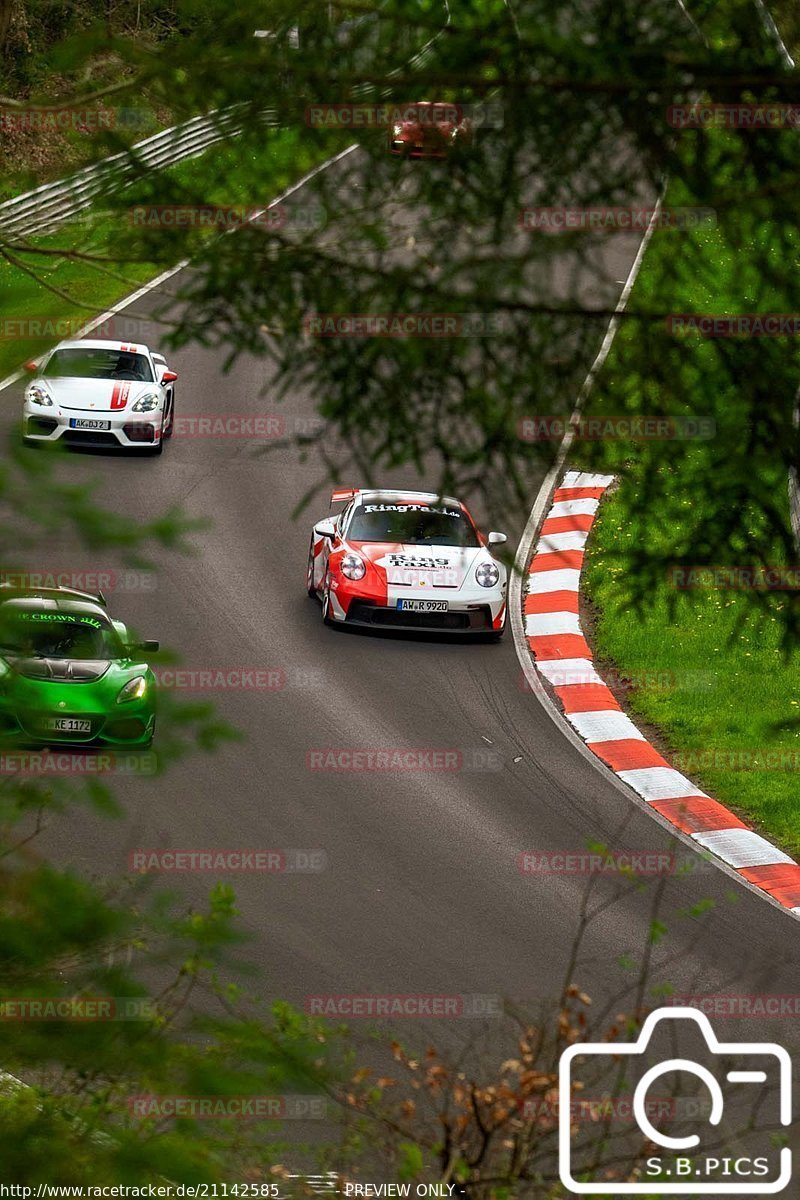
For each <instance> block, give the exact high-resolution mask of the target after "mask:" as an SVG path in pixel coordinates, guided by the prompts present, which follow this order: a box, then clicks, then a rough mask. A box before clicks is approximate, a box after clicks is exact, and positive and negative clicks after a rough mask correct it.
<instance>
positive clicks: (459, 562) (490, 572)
mask: <svg viewBox="0 0 800 1200" xmlns="http://www.w3.org/2000/svg"><path fill="white" fill-rule="evenodd" d="M341 501H346V506H345V508H344V509H343V510H342V512H340V513H339V514H338V515H336V516H333V517H328V518H326V519H325V520H324V521H318V522H317V524H316V525H315V526H314V530H313V533H312V535H311V546H310V548H309V552H308V569H307V575H306V588H307V590H308V594H309V595H310V596H317V597H319V599H320V600H321V601H322V615H323V618H324V620H325V621H326V622H328V623H329V624H335V625H347V626H352V625H361V626H370V627H372V628H373V629H378V628H380V629H428V630H434V631H439V632H444V633H462V634H480V635H483V636H484V637H488V638H490V639H495V638H499V637H500V636H501V635H502V633H503V629H504V628H505V622H506V588H507V572H506V568H505V566H504V565H503V563H501V562H498V561H497V560H496V559H495V557H494V556H493V554H492V552H491V547H492V546H499V545H501V544H502V543H503V542H505V541H506V535H505V534H504V533H489V534H487V535H486V536H485V537H484V535H483V534H482V533H480V531H479V530H478V529H477V528H476V526H475V523H474V521H473V520H472V517H471V516H470V514H469V512H468V510H467V508H466V506H465V505H463V504H462V503H461V502H460V501H459V500H454V499H452V498H451V497H448V496H444V497H440V496H437V495H436V494H435V493H433V492H399V491H364V490H360V489H349V488H348V489H344V490H340V491H335V492H334V493H333V495H332V496H331V503H332V504H335V503H337V502H341Z"/></svg>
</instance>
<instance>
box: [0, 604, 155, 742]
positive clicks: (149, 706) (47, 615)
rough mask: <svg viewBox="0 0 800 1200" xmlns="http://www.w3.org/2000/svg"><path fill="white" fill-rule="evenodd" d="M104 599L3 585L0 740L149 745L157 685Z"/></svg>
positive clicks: (142, 648)
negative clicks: (21, 590) (111, 614)
mask: <svg viewBox="0 0 800 1200" xmlns="http://www.w3.org/2000/svg"><path fill="white" fill-rule="evenodd" d="M157 649H158V642H139V643H132V642H131V641H130V638H129V635H128V630H127V629H126V627H125V626H124V625H123V624H122V622H121V621H112V620H111V618H110V617H109V616H108V613H107V612H106V604H105V599H104V597H103V596H102V594H100V595H98V596H92V595H89V594H88V593H87V592H78V591H74V590H73V589H71V588H41V589H39V590H37V591H33V590H31V591H27V592H20V591H18V590H14V589H12V588H9V587H7V586H5V585H0V739H2V740H3V741H4V742H13V743H17V744H18V743H27V742H33V743H39V744H45V745H54V744H65V743H69V744H74V743H83V744H90V745H91V744H94V745H97V746H117V747H127V748H131V747H139V748H142V747H147V746H149V745H150V743H151V742H152V740H153V733H154V730H155V720H156V712H155V709H156V705H155V693H156V681H155V676H154V675H153V672H152V671H151V670H150V667H149V666H148V665H147V663H146V662H144V661H142V655H143V654H146V653H148V652H151V651H156V650H157Z"/></svg>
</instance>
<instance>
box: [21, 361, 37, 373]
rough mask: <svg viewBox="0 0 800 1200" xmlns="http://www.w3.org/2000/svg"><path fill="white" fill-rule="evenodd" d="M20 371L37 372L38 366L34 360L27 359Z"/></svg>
mask: <svg viewBox="0 0 800 1200" xmlns="http://www.w3.org/2000/svg"><path fill="white" fill-rule="evenodd" d="M22 369H23V371H38V370H39V364H38V363H37V361H36V359H35V358H30V359H28V361H27V362H26V363H23V364H22Z"/></svg>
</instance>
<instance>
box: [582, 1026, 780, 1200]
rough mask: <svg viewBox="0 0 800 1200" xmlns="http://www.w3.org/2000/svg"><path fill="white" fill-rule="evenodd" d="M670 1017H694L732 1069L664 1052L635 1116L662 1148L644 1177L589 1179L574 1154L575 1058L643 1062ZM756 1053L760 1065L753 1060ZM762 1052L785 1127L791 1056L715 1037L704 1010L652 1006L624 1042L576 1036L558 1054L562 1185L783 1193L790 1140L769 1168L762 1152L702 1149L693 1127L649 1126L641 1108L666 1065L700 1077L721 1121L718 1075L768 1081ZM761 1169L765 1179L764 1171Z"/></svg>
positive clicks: (668, 1192) (656, 1192)
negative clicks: (728, 1153) (723, 1153)
mask: <svg viewBox="0 0 800 1200" xmlns="http://www.w3.org/2000/svg"><path fill="white" fill-rule="evenodd" d="M668 1022H694V1024H695V1025H696V1026H697V1028H698V1029H699V1031H700V1033H701V1034H702V1037H703V1039H704V1041H705V1043H706V1046H707V1049H708V1051H709V1053H710V1054H713V1055H719V1056H720V1057H721V1059H725V1058H733V1059H734V1060H735V1061H736V1069H732V1068H729V1067H728V1066H727V1064H723V1063H722V1062H720V1063H718V1064H716V1065H717V1067H718V1071H719V1074H715V1073H714V1072H712V1071H711V1070H709V1068H708V1067H706V1066H704V1065H703V1064H701V1063H698V1062H694V1061H693V1060H691V1059H688V1058H670V1059H666V1060H664V1061H663V1062H657V1063H656V1064H655V1065H653V1066H651V1067H650V1068H649V1069H648V1070H646V1071H645V1072H644V1073H643V1074H642V1075H641V1077H640V1078H639V1081H638V1084H637V1086H636V1089H635V1091H634V1094H633V1116H634V1120H635V1123H636V1125H637V1126H638V1129H639V1131H640V1132H641V1133H642V1134H643V1135H644V1137H645V1138H647V1139H648V1141H650V1142H652V1143H653V1144H654V1145H655V1146H657V1147H659V1148H660V1149H661V1150H662V1151H663V1152H664V1155H663V1157H655V1158H648V1160H647V1163H648V1167H649V1166H650V1164H654V1166H653V1167H652V1174H650V1175H649V1177H648V1178H647V1179H640V1180H639V1181H637V1182H632V1183H627V1182H623V1181H620V1180H609V1179H608V1178H605V1179H597V1180H596V1181H595V1180H587V1179H586V1178H585V1171H584V1170H583V1169H582V1167H581V1166H580V1164H579V1163H577V1162H575V1161H574V1158H573V1155H574V1149H573V1145H572V1137H571V1124H572V1116H571V1111H570V1109H571V1106H570V1098H571V1096H572V1091H573V1083H574V1082H575V1073H576V1066H577V1065H578V1064H576V1061H575V1060H576V1059H581V1060H583V1059H585V1060H587V1061H589V1062H594V1063H596V1062H597V1061H598V1059H602V1058H605V1059H606V1060H607V1061H608V1062H609V1064H611V1063H616V1064H618V1063H619V1061H620V1059H622V1061H623V1062H624V1061H625V1059H626V1057H627V1059H629V1060H636V1059H637V1058H638V1060H639V1062H638V1065H644V1064H645V1063H646V1061H647V1060H646V1057H645V1055H646V1051H647V1049H648V1046H649V1044H650V1041H651V1039H652V1037H653V1034H654V1032H655V1030H656V1027H657V1026H658V1025H660V1024H662V1023H663V1024H665V1025H666V1023H668ZM673 1029H674V1030H675V1029H677V1026H673ZM756 1057H757V1059H758V1063H759V1066H758V1069H756V1064H755V1063H754V1062H753V1061H752V1060H753V1059H754V1058H756ZM765 1058H767V1059H774V1063H775V1070H776V1076H775V1077H774V1080H773V1082H777V1087H778V1091H777V1099H778V1120H779V1123H780V1125H781V1126H786V1127H788V1126H789V1125H790V1124H791V1119H792V1112H791V1109H792V1062H791V1058H790V1057H789V1054H788V1052H787V1051H786V1050H785V1049H784V1048H783V1046H778V1045H777V1044H776V1043H774V1042H720V1041H718V1040H717V1037H716V1035H715V1033H714V1030H713V1028H712V1026H711V1022H710V1021H709V1019H708V1017H707V1016H706V1015H705V1014H704V1013H702V1012H700V1011H699V1010H697V1009H694V1008H659V1009H657V1010H656V1011H655V1012H652V1013H650V1015H649V1016H648V1017H647V1019H646V1021H645V1023H644V1025H643V1026H642V1031H641V1033H640V1035H639V1038H638V1040H637V1041H636V1042H632V1043H630V1044H629V1045H626V1044H620V1043H619V1042H579V1043H576V1044H575V1045H572V1046H570V1047H569V1048H568V1049H567V1050H565V1051H564V1053H563V1054H562V1055H561V1059H560V1064H559V1096H560V1102H559V1130H558V1157H559V1175H560V1178H561V1182H562V1184H563V1185H564V1187H565V1188H567V1189H568V1191H569V1192H570V1193H571V1194H575V1195H582V1196H622V1195H640V1196H642V1195H646V1196H662V1195H663V1196H675V1195H684V1196H685V1195H691V1196H699V1195H717V1196H723V1195H724V1196H753V1195H773V1196H774V1195H777V1194H778V1193H780V1192H782V1191H783V1190H784V1189H785V1188H786V1187H787V1186H788V1184H789V1183H790V1182H791V1178H792V1151H791V1150H790V1149H789V1147H788V1146H784V1147H783V1148H782V1149H781V1151H780V1154H779V1155H777V1154H775V1155H774V1165H775V1169H774V1170H773V1169H771V1164H770V1163H769V1162H768V1160H767V1159H766V1158H763V1159H762V1158H755V1159H753V1158H745V1157H739V1158H737V1159H732V1158H717V1157H709V1156H707V1155H704V1154H703V1151H702V1145H701V1138H700V1136H699V1134H690V1135H688V1136H685V1137H671V1136H669V1135H668V1134H665V1133H663V1132H661V1130H659V1129H656V1128H655V1126H654V1125H653V1124H652V1122H651V1120H650V1118H649V1116H648V1111H647V1093H648V1091H649V1089H650V1088H651V1086H652V1085H653V1084H654V1083H655V1082H656V1080H658V1079H660V1078H661V1077H662V1076H664V1075H666V1074H668V1073H670V1072H684V1073H688V1074H691V1075H694V1076H695V1077H696V1078H697V1079H699V1080H700V1081H701V1082H702V1083H703V1084H705V1086H706V1088H707V1090H708V1093H709V1095H710V1100H711V1106H710V1112H709V1115H708V1118H707V1120H708V1123H709V1124H710V1125H711V1126H719V1125H720V1123H721V1122H722V1118H723V1113H724V1109H725V1096H724V1093H723V1089H722V1086H721V1083H720V1080H722V1079H724V1080H725V1081H727V1082H728V1083H730V1084H755V1085H760V1086H761V1087H763V1085H765V1084H767V1083H769V1082H770V1077H769V1075H768V1073H767V1072H766V1071H765V1070H764V1069H763V1060H764V1059H765ZM748 1060H749V1061H748ZM634 1065H637V1064H636V1063H635V1062H634V1061H631V1066H634ZM755 1099H756V1097H755V1096H754V1101H755ZM678 1156H680V1157H678ZM690 1156H691V1157H690ZM767 1175H769V1176H771V1178H765V1176H767ZM581 1176H583V1177H581ZM715 1176H716V1177H715Z"/></svg>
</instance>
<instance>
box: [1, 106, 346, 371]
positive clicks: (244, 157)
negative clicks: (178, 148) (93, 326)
mask: <svg viewBox="0 0 800 1200" xmlns="http://www.w3.org/2000/svg"><path fill="white" fill-rule="evenodd" d="M348 141H349V139H345V138H344V137H343V136H342V135H337V134H332V133H320V134H319V135H318V136H316V137H315V138H308V137H307V136H306V137H304V136H303V135H302V134H300V133H298V132H297V131H296V130H293V129H269V130H265V131H264V134H263V144H261V145H259V144H256V143H254V142H253V141H248V142H243V141H241V140H238V139H237V140H235V141H231V142H225V143H222V144H220V145H217V146H212V147H211V148H210V149H208V150H206V151H205V152H204V153H203V154H201V155H198V156H197V157H196V158H193V159H187V160H185V161H184V162H181V163H178V164H176V166H174V167H171V168H169V169H167V170H165V171H161V172H159V173H157V174H154V175H150V176H148V177H146V178H145V179H143V180H141V181H140V182H138V183H137V184H136V185H135V186H134V187H132V188H131V189H130V190H129V191H128V192H127V193H126V206H127V205H128V203H129V204H130V205H133V204H135V203H138V202H142V203H150V204H156V203H158V204H168V203H170V202H187V203H188V202H189V198H190V197H191V198H192V200H193V201H194V202H195V203H196V202H197V199H196V198H197V196H202V203H203V204H208V205H214V204H216V205H223V206H224V205H230V206H237V205H241V206H254V205H264V204H266V203H268V202H269V201H270V200H271V199H273V198H274V197H275V196H276V195H278V194H279V193H280V192H281V191H283V190H284V189H285V188H287V187H289V186H290V185H291V184H292V183H295V182H296V181H297V180H298V179H300V178H302V176H303V175H304V174H305V173H306V172H307V171H310V170H311V169H312V168H313V167H314V166H316V165H318V164H319V163H321V162H324V161H325V159H327V158H329V157H331V156H332V155H334V154H336V153H338V152H339V151H340V150H342V149H343V148H344V147H345V146H346V145H347V144H348ZM102 203H103V202H98V203H97V204H96V205H95V206H93V207H91V208H89V209H87V210H86V211H85V212H84V213H82V214H81V216H80V218H78V219H77V220H75V221H70V222H69V223H67V224H65V225H62V226H61V227H59V229H58V230H57V231H55V232H54V233H51V234H49V235H47V236H46V237H33V238H31V239H29V240H26V241H25V242H24V243H19V244H17V245H11V246H8V247H0V253H1V254H2V257H0V294H2V296H3V304H2V315H0V322H1V323H2V324H1V325H0V328H2V335H1V336H0V377H4V376H5V375H7V374H9V373H11V372H12V371H14V370H15V369H16V368H18V367H19V366H20V365H21V363H23V362H25V361H26V360H27V359H29V358H32V357H37V356H38V355H40V354H42V353H43V352H44V351H45V350H46V349H47V348H48V345H50V344H52V343H53V342H54V341H58V340H59V339H60V338H61V337H65V336H69V335H70V332H71V330H72V329H74V328H75V327H76V326H77V325H78V324H80V323H81V322H86V321H89V320H90V319H91V318H92V317H93V316H95V315H97V314H99V313H101V312H104V311H105V310H106V309H108V308H110V307H112V306H113V305H114V304H116V303H117V302H119V301H120V300H121V299H123V298H124V297H125V296H127V295H129V294H130V293H131V292H132V291H135V290H136V289H137V288H138V287H140V286H141V285H142V284H144V283H146V282H147V281H148V280H150V279H153V278H155V276H156V275H158V274H159V273H160V272H161V271H163V270H165V269H166V268H167V267H170V266H173V265H174V264H175V263H176V262H178V261H180V259H181V257H182V256H183V254H184V252H185V248H186V242H185V240H184V239H182V238H180V237H171V236H170V232H169V231H166V232H165V235H164V236H162V237H159V238H150V239H149V240H148V241H147V243H146V244H147V246H148V248H149V249H150V251H151V252H150V253H149V254H148V256H147V257H146V258H142V257H130V256H129V251H127V250H126V244H125V234H126V228H127V222H128V216H127V210H126V209H123V208H121V207H115V209H113V210H108V208H107V207H102ZM116 203H117V206H118V205H119V200H117V202H116ZM105 205H106V206H107V205H108V201H107V200H106V201H105ZM202 236H215V235H214V234H213V232H209V233H208V234H207V235H202ZM196 244H197V245H198V246H199V245H200V241H199V240H198V242H197V243H196ZM32 319H36V320H38V322H39V323H40V326H41V327H42V328H43V330H44V336H42V337H31V336H25V333H27V332H28V331H29V329H30V325H29V323H30V322H31V320H32ZM50 329H53V330H55V335H54V336H53V335H51V336H49V337H48V336H46V335H47V332H48V331H49V330H50Z"/></svg>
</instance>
